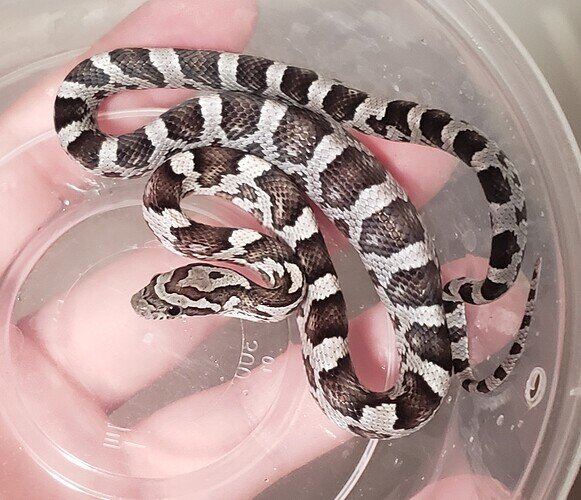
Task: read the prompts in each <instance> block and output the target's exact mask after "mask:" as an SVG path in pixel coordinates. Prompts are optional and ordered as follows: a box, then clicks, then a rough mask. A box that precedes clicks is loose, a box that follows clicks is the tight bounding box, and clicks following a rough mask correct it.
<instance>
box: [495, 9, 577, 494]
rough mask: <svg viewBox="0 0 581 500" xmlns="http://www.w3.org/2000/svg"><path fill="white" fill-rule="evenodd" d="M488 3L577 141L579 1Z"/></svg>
mask: <svg viewBox="0 0 581 500" xmlns="http://www.w3.org/2000/svg"><path fill="white" fill-rule="evenodd" d="M488 2H489V4H490V5H491V6H492V7H493V8H494V9H495V10H496V11H497V12H498V13H499V14H500V15H501V17H502V18H503V19H504V20H505V21H506V23H507V24H508V25H509V26H510V27H511V29H512V30H513V31H514V32H515V34H516V35H517V36H518V38H519V39H520V40H521V42H522V43H523V44H524V46H525V47H526V49H527V50H528V51H529V52H530V54H531V55H532V56H533V58H534V59H535V61H536V63H537V64H538V66H539V67H540V68H541V71H542V72H543V74H544V75H545V77H546V78H547V80H548V81H549V85H550V86H551V88H552V89H553V91H554V92H555V94H556V96H557V99H559V102H560V103H561V106H562V108H563V110H564V112H565V115H566V116H567V119H568V120H569V123H570V124H571V127H572V129H573V133H574V134H575V136H576V137H577V142H581V1H580V0H508V1H507V0H488ZM580 496H581V492H580Z"/></svg>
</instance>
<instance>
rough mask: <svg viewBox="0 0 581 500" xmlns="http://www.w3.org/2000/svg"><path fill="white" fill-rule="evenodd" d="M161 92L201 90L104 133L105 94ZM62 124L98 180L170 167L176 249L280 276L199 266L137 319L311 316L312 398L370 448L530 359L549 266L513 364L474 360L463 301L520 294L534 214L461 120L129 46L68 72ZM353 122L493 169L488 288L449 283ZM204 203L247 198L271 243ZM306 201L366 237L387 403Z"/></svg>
mask: <svg viewBox="0 0 581 500" xmlns="http://www.w3.org/2000/svg"><path fill="white" fill-rule="evenodd" d="M159 87H165V88H192V89H198V90H201V91H202V92H200V93H199V94H198V95H197V96H196V97H194V98H193V99H190V100H188V101H186V102H184V103H182V104H180V105H178V106H176V107H174V108H172V109H170V110H169V111H167V112H165V113H163V114H162V115H161V116H160V117H159V118H157V119H156V120H154V121H153V122H151V123H150V124H149V125H147V126H145V127H143V128H140V129H138V130H136V131H135V132H132V133H128V134H124V135H121V136H119V137H113V136H109V135H106V134H104V133H103V132H101V131H100V130H99V128H98V126H97V123H96V111H97V108H98V107H99V104H100V103H101V102H102V101H103V99H104V98H105V97H107V96H109V95H111V94H114V93H117V92H121V91H124V90H127V89H148V88H159ZM216 91H218V92H216ZM55 126H56V130H57V132H58V137H59V139H60V142H61V144H62V145H63V147H64V148H65V149H66V150H67V152H68V153H69V154H70V155H71V156H72V157H73V158H75V159H76V160H77V161H78V162H80V163H81V164H82V165H83V166H85V167H86V168H88V169H90V170H92V171H93V172H94V173H95V174H98V175H103V176H108V177H121V178H130V177H139V176H142V175H144V174H146V173H147V172H149V171H151V170H154V169H155V172H154V173H153V175H152V177H151V178H150V179H149V181H148V183H147V187H146V191H145V195H144V215H145V219H146V220H147V222H148V224H149V226H150V227H151V229H152V230H153V232H154V233H155V234H156V235H157V237H158V238H159V239H160V241H161V242H162V243H163V244H164V245H165V246H166V247H167V248H169V249H170V250H173V251H175V252H178V253H180V254H183V255H187V256H191V257H195V258H198V259H208V260H221V261H227V262H233V263H236V264H243V265H245V266H248V267H250V268H252V269H253V270H255V271H257V272H258V273H260V275H261V276H262V277H263V278H264V280H265V281H266V283H267V286H260V285H258V284H255V283H253V282H252V281H250V280H249V279H247V278H246V277H244V276H243V275H241V274H239V273H237V272H235V271H233V270H230V269H225V268H216V267H213V266H210V265H205V264H192V265H189V266H185V267H182V268H180V269H176V270H173V271H170V272H167V273H165V274H161V275H158V276H155V277H154V278H153V279H152V281H151V282H150V283H149V284H148V285H147V286H146V287H145V288H144V289H143V290H141V291H140V292H138V293H137V294H136V295H135V296H134V297H133V298H132V305H133V307H134V309H135V310H136V311H137V312H138V313H139V314H141V315H142V316H145V317H148V318H169V317H177V316H182V315H205V314H224V315H228V316H233V317H238V318H244V319H252V320H257V321H278V320H280V319H281V318H283V317H285V316H287V315H288V314H290V313H291V312H292V311H293V310H295V309H296V308H297V307H298V308H299V309H298V324H299V329H300V332H301V338H302V348H303V357H304V361H305V366H306V371H307V376H308V380H309V383H310V386H311V391H312V394H313V396H314V397H315V398H316V400H317V401H318V403H319V405H320V406H321V408H322V409H323V411H324V412H325V413H326V414H327V415H328V416H329V417H330V418H331V419H332V420H333V421H335V422H336V423H337V424H338V425H340V426H341V427H344V428H349V429H350V430H352V431H353V432H354V433H356V434H359V435H361V436H365V437H369V438H390V437H399V436H404V435H407V434H409V433H411V432H412V431H414V430H416V429H418V428H420V427H422V426H423V425H424V424H425V423H426V422H427V421H428V420H429V419H430V417H431V416H432V415H433V414H434V412H435V411H436V409H437V408H438V407H439V406H440V404H441V402H442V400H443V398H444V396H445V395H446V393H447V391H448V387H449V384H450V379H451V376H452V374H453V373H454V372H457V373H459V375H460V377H461V378H462V379H463V384H462V385H463V387H464V388H465V389H468V390H476V391H480V392H488V391H490V390H492V389H494V388H495V387H497V386H498V385H499V384H500V383H501V382H502V381H503V380H504V379H505V378H506V377H507V376H508V374H509V373H510V372H511V371H512V369H513V367H514V365H515V363H516V361H517V359H518V358H519V357H520V354H521V352H522V349H523V344H524V341H525V337H526V335H527V332H528V328H529V323H530V319H531V314H532V308H533V303H534V300H535V293H536V286H537V279H538V272H539V269H540V266H539V264H540V261H539V263H538V264H537V266H536V267H535V271H534V274H533V278H532V280H531V289H530V293H529V298H528V303H527V308H526V312H525V316H524V318H523V321H522V325H521V328H520V331H519V335H518V337H517V339H516V341H515V342H514V344H513V345H512V347H511V349H510V353H509V355H508V357H507V358H506V359H505V361H504V362H503V363H502V364H501V365H500V366H499V367H498V368H497V369H496V371H494V373H493V374H492V375H490V376H489V377H487V378H486V379H484V380H482V381H477V380H474V377H473V375H472V371H471V369H470V367H469V356H468V343H467V337H466V320H465V315H464V303H470V304H484V303H487V302H490V301H493V300H495V299H496V298H498V297H500V296H501V295H502V294H503V293H504V292H506V290H508V288H509V287H510V286H511V285H512V283H513V282H514V280H515V279H516V276H517V274H518V272H519V269H520V266H521V262H522V259H523V252H524V248H525V240H526V210H525V200H524V195H523V190H522V187H521V183H520V181H519V178H518V176H517V173H516V170H515V168H514V166H513V164H512V163H511V162H510V161H509V160H508V158H507V157H506V156H505V155H504V153H503V152H502V151H501V150H500V149H499V147H498V146H497V145H496V144H495V143H494V142H492V141H490V140H488V139H487V138H485V137H484V136H483V135H482V134H481V133H480V132H479V131H478V130H476V129H475V128H474V127H472V126H470V125H469V124H467V123H466V122H464V121H461V120H456V119H454V118H452V117H451V116H450V115H449V114H448V113H446V112H445V111H441V110H436V109H430V108H427V107H424V106H421V105H419V104H416V103H414V102H407V101H401V100H396V101H390V100H388V99H385V98H382V97H376V96H370V95H368V94H366V93H364V92H360V91H358V90H354V89H351V88H349V87H346V86H344V85H343V84H341V83H339V82H337V81H336V80H331V79H327V78H324V77H322V76H320V75H318V74H317V73H315V72H313V71H310V70H307V69H301V68H296V67H293V66H287V65H285V64H283V63H280V62H274V61H271V60H268V59H264V58H260V57H254V56H249V55H240V54H232V53H226V52H212V51H203V50H190V49H170V48H151V49H147V48H126V49H118V50H113V51H111V52H108V53H104V54H99V55H95V56H93V57H91V58H90V59H87V60H85V61H83V62H81V63H80V64H79V65H78V66H76V67H75V68H74V69H73V70H72V71H71V72H70V73H69V75H68V76H67V77H66V79H65V81H64V82H63V84H62V86H61V87H60V90H59V91H58V96H57V98H56V103H55ZM345 128H354V129H357V130H360V131H362V132H364V133H367V134H373V135H377V136H380V137H384V138H386V139H390V140H395V141H406V142H413V143H422V144H426V145H429V146H432V147H436V148H440V149H442V150H444V151H447V152H448V153H451V154H453V155H456V156H457V157H458V158H460V159H461V160H463V161H464V162H465V163H466V164H467V165H469V166H471V167H472V168H473V169H474V170H475V171H476V173H477V175H478V178H479V180H480V183H481V185H482V188H483V190H484V194H485V196H486V199H487V200H488V203H489V209H490V219H491V225H492V244H491V254H490V264H489V268H488V273H487V276H486V278H485V279H484V280H482V281H476V280H473V279H469V278H462V279H458V280H453V281H452V282H450V283H448V284H446V285H445V286H444V287H442V284H441V280H440V270H439V264H438V259H437V257H436V253H435V251H434V248H433V246H432V244H431V243H430V239H429V238H428V235H427V234H426V231H425V230H424V226H423V225H422V223H421V221H420V218H419V217H418V214H417V212H416V209H415V208H414V206H413V205H412V204H411V203H410V202H409V200H408V198H407V196H406V194H405V192H404V191H403V190H402V189H401V188H400V187H399V186H398V184H397V183H396V182H395V180H394V179H393V178H392V177H391V176H390V175H389V174H388V173H386V171H385V169H384V168H383V167H382V165H381V164H380V163H379V162H378V161H377V160H376V159H375V158H374V157H373V156H372V155H371V153H370V152H369V151H368V150H367V149H366V148H365V147H364V146H363V145H362V144H361V143H359V142H357V141H356V140H355V139H354V138H353V137H352V136H351V135H350V134H349V133H348V131H346V129H345ZM189 193H200V194H212V195H218V196H222V197H225V198H227V199H229V200H231V201H232V202H233V203H235V204H236V205H238V206H239V207H241V208H243V209H245V210H247V211H249V212H251V213H253V214H254V215H255V216H256V217H257V218H258V219H259V220H260V221H261V223H262V224H263V226H264V227H265V228H266V229H267V230H269V231H270V234H269V235H265V234H262V233H259V232H256V231H253V230H249V229H235V228H213V227H208V226H206V225H203V224H200V223H197V222H194V221H192V220H190V219H189V218H188V217H187V216H186V215H184V213H183V212H182V210H181V209H180V201H181V199H182V198H183V197H184V196H185V195H187V194H189ZM303 193H305V194H306V196H308V198H309V199H310V200H312V201H313V202H314V203H315V204H316V205H318V206H319V207H320V208H321V209H322V210H323V212H324V213H325V214H326V216H327V217H329V218H330V219H331V220H332V221H333V222H334V223H335V224H336V226H337V227H338V228H339V229H340V230H341V231H342V232H343V234H345V235H346V236H347V237H348V238H349V240H350V242H351V244H352V245H353V246H354V247H355V249H356V250H357V251H358V253H359V255H360V257H361V260H362V261H363V264H364V265H365V267H366V269H367V270H368V272H369V275H370V277H371V279H372V281H373V283H374V285H375V289H376V290H377V294H378V295H379V298H380V299H381V301H382V303H383V304H384V306H385V308H386V310H387V312H388V313H389V316H390V318H391V320H392V321H393V323H394V327H395V331H396V340H397V347H398V351H399V354H400V356H401V368H400V373H399V379H398V381H397V383H396V385H395V386H394V387H393V388H392V389H390V390H388V391H385V392H371V391H370V390H368V389H367V388H365V387H364V386H363V385H362V384H361V383H360V382H359V380H358V379H357V376H356V375H355V372H354V369H353V366H352V363H351V359H350V356H349V350H348V344H347V325H348V323H347V317H346V312H345V303H344V299H343V295H342V293H341V291H340V288H339V282H338V279H337V276H336V274H335V271H334V268H333V264H332V262H331V258H330V257H329V254H328V251H327V249H326V247H325V244H324V241H323V238H322V236H321V233H320V232H319V229H318V227H317V224H316V221H315V218H314V215H313V213H312V211H311V209H310V208H309V205H308V203H307V199H306V197H305V194H303Z"/></svg>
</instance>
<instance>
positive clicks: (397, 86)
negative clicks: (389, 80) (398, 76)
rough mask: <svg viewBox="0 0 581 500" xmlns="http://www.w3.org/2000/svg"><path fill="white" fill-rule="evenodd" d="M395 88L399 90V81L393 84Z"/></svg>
mask: <svg viewBox="0 0 581 500" xmlns="http://www.w3.org/2000/svg"><path fill="white" fill-rule="evenodd" d="M393 90H395V91H396V92H399V85H398V84H397V83H394V84H393Z"/></svg>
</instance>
